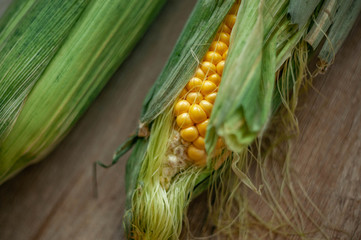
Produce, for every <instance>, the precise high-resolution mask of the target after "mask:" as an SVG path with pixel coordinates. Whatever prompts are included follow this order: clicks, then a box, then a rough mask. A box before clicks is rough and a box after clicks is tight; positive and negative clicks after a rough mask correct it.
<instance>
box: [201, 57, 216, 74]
mask: <svg viewBox="0 0 361 240" xmlns="http://www.w3.org/2000/svg"><path fill="white" fill-rule="evenodd" d="M201 68H202V70H203V72H205V73H206V75H207V76H209V75H212V74H214V73H216V65H214V64H213V63H211V62H207V61H204V62H203V63H202V66H201Z"/></svg>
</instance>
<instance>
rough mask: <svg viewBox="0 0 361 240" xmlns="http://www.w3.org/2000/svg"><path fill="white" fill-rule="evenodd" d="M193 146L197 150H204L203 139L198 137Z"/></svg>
mask: <svg viewBox="0 0 361 240" xmlns="http://www.w3.org/2000/svg"><path fill="white" fill-rule="evenodd" d="M193 145H194V146H195V147H196V148H198V149H202V150H203V149H205V148H206V144H205V142H204V137H198V138H197V139H196V140H195V141H194V142H193Z"/></svg>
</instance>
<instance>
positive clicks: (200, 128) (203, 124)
mask: <svg viewBox="0 0 361 240" xmlns="http://www.w3.org/2000/svg"><path fill="white" fill-rule="evenodd" d="M208 122H209V119H207V120H205V121H204V122H201V123H199V124H197V129H198V132H199V135H201V136H202V137H206V132H207V126H208Z"/></svg>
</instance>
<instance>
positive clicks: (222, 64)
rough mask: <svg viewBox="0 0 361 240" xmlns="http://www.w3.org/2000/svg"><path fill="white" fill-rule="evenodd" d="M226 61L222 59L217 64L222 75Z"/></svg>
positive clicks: (218, 71)
mask: <svg viewBox="0 0 361 240" xmlns="http://www.w3.org/2000/svg"><path fill="white" fill-rule="evenodd" d="M224 63H225V61H224V60H222V61H220V62H219V63H218V64H217V73H218V74H219V75H221V76H222V74H223V69H224Z"/></svg>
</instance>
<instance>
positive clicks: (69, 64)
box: [0, 0, 165, 183]
mask: <svg viewBox="0 0 361 240" xmlns="http://www.w3.org/2000/svg"><path fill="white" fill-rule="evenodd" d="M164 2H165V0H152V1H148V0H104V1H97V0H67V1H62V0H51V1H50V0H16V1H13V4H20V5H21V7H15V8H11V9H12V10H11V11H10V13H6V14H5V15H4V16H6V17H5V18H6V19H5V20H4V19H1V20H0V32H1V34H0V46H1V47H0V62H1V63H2V64H1V65H0V183H1V182H3V181H5V180H6V179H7V178H9V177H10V176H12V175H13V174H15V173H17V172H19V171H20V170H21V169H22V168H24V167H25V166H26V165H28V164H31V163H34V162H36V161H38V160H40V158H41V157H43V156H45V154H46V153H48V152H49V151H50V150H51V149H52V148H53V147H54V146H55V145H56V144H57V143H58V142H59V141H60V140H61V139H62V138H63V137H64V136H65V135H66V133H67V132H68V131H69V129H70V128H71V127H72V126H73V125H74V124H75V122H76V121H77V120H78V119H79V118H80V116H81V114H82V113H83V112H84V111H85V110H86V109H87V107H88V106H89V105H90V103H91V101H92V100H93V99H94V98H95V97H96V96H97V94H98V93H99V92H100V90H101V89H102V87H103V86H104V85H105V84H106V82H107V80H108V79H109V78H110V77H111V75H112V74H113V73H114V72H115V71H116V69H117V68H118V66H119V65H120V64H121V62H122V61H123V60H124V59H125V58H126V57H127V55H128V54H129V53H130V51H131V49H132V48H133V47H134V46H135V43H136V42H137V41H138V40H139V39H140V37H141V36H142V34H143V33H144V32H145V30H146V28H147V26H149V24H150V22H151V20H152V19H153V18H154V17H155V15H156V14H157V13H158V12H159V10H160V8H161V6H162V5H163V4H164ZM20 5H19V6H20ZM14 9H15V11H13V10H14ZM4 116H5V117H4ZM4 119H5V121H4ZM4 125H5V127H3V126H4ZM4 129H5V131H3V130H4ZM3 133H5V134H3Z"/></svg>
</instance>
